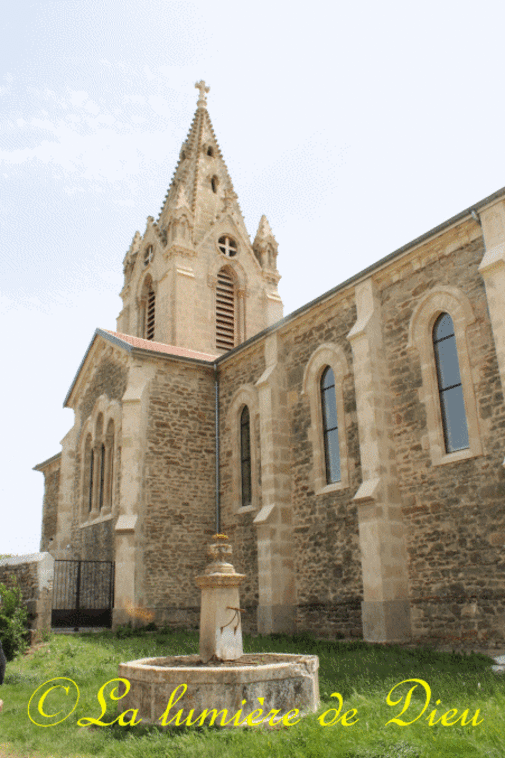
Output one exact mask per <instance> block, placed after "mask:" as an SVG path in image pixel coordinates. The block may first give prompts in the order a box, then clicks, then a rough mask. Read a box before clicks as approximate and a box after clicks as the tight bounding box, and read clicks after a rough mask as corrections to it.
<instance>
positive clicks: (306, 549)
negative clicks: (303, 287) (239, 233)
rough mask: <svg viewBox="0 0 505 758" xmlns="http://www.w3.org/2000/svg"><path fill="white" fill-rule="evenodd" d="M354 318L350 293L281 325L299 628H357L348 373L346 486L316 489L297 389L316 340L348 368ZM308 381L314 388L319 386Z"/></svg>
mask: <svg viewBox="0 0 505 758" xmlns="http://www.w3.org/2000/svg"><path fill="white" fill-rule="evenodd" d="M355 321H356V309H355V306H354V303H353V301H352V300H351V299H349V298H338V299H333V300H332V301H331V302H330V303H326V304H324V303H323V304H321V305H319V306H316V307H314V308H313V309H311V311H310V313H309V314H307V315H306V316H305V317H303V318H300V319H297V320H296V321H295V322H294V323H292V324H291V325H289V327H288V328H287V329H286V330H285V331H284V330H283V343H284V349H285V355H286V358H285V361H286V371H287V378H288V381H287V388H288V412H289V414H290V424H291V450H292V459H291V468H292V476H293V516H294V546H295V548H294V549H295V566H296V568H295V576H296V587H297V619H296V624H297V628H298V629H300V630H304V629H307V630H312V631H314V632H316V633H318V634H323V635H327V636H330V635H334V634H336V633H340V634H345V635H349V634H351V635H360V634H361V600H362V599H363V588H362V580H361V557H360V549H359V542H358V520H357V509H356V505H355V504H354V503H353V500H352V498H353V496H354V495H355V493H356V490H357V489H358V487H359V484H360V483H361V467H360V456H359V441H358V427H357V418H356V400H355V395H354V381H353V377H352V375H351V376H349V377H347V379H346V380H345V381H344V387H343V390H344V413H345V420H342V419H339V428H340V430H341V431H340V433H339V434H341V433H344V428H343V427H344V426H345V434H346V438H347V448H348V473H349V481H348V486H347V487H345V488H344V489H341V490H338V491H334V492H330V493H327V494H323V493H321V494H316V492H315V491H314V483H313V471H312V469H313V463H314V462H313V452H314V451H313V445H312V442H311V440H310V439H309V434H308V432H309V427H310V424H311V417H310V408H309V399H308V397H307V395H306V394H305V395H302V379H303V375H304V371H305V367H306V366H307V363H308V361H309V359H310V357H311V355H312V354H313V353H314V351H315V350H316V348H317V347H319V345H322V344H323V343H332V344H334V345H337V346H339V347H340V348H341V349H342V350H343V352H344V353H345V355H346V358H347V361H348V363H349V366H350V368H352V353H351V348H350V345H349V342H348V341H347V334H348V333H349V331H350V330H351V327H352V326H353V324H354V322H355ZM314 389H315V391H316V392H318V394H319V387H317V388H314ZM318 400H319V397H318ZM319 402H320V400H319Z"/></svg>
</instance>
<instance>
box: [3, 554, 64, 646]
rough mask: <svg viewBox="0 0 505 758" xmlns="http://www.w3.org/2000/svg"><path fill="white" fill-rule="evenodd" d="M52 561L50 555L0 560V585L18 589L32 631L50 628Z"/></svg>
mask: <svg viewBox="0 0 505 758" xmlns="http://www.w3.org/2000/svg"><path fill="white" fill-rule="evenodd" d="M53 576H54V559H53V557H52V556H51V555H50V554H49V553H34V554H32V555H17V556H14V557H12V558H3V559H2V560H0V582H1V583H2V584H5V585H6V586H7V587H9V588H10V587H12V586H14V585H15V584H17V586H18V587H19V588H20V589H21V593H22V595H23V600H24V602H25V604H26V607H27V609H28V613H29V614H30V625H31V628H32V630H33V631H35V630H38V631H40V630H43V629H50V628H51V609H52V600H53Z"/></svg>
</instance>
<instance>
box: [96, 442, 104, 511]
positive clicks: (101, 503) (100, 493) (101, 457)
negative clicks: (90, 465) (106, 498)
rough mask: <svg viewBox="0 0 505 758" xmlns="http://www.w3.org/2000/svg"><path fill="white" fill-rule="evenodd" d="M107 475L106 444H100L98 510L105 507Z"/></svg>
mask: <svg viewBox="0 0 505 758" xmlns="http://www.w3.org/2000/svg"><path fill="white" fill-rule="evenodd" d="M104 476H105V445H104V444H103V442H102V444H101V445H100V481H99V485H98V510H99V511H101V510H102V508H103V485H104Z"/></svg>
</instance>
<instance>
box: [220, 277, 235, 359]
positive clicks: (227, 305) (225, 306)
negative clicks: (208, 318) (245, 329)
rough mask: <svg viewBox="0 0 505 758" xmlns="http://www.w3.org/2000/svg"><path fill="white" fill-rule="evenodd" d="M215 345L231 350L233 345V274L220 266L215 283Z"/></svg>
mask: <svg viewBox="0 0 505 758" xmlns="http://www.w3.org/2000/svg"><path fill="white" fill-rule="evenodd" d="M216 347H217V348H219V349H221V350H231V348H232V347H235V287H234V284H233V275H232V273H231V271H230V270H229V269H227V268H222V269H221V271H220V272H219V273H218V275H217V285H216Z"/></svg>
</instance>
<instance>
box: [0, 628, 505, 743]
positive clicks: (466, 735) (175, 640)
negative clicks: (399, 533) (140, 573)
mask: <svg viewBox="0 0 505 758" xmlns="http://www.w3.org/2000/svg"><path fill="white" fill-rule="evenodd" d="M244 648H245V652H284V653H310V654H316V655H318V656H319V660H320V670H319V685H320V690H321V708H320V710H319V712H318V713H317V714H313V715H310V716H307V717H306V718H304V719H302V720H301V721H300V723H298V724H295V725H293V726H289V727H284V728H279V729H276V730H266V729H263V728H262V727H256V728H248V729H243V728H238V729H230V730H219V729H215V728H209V727H204V728H187V727H181V728H176V729H173V730H170V731H164V732H162V731H159V730H158V729H156V727H149V728H147V727H143V726H142V725H139V726H134V727H128V726H127V727H120V726H119V725H117V724H116V725H113V726H105V727H96V726H94V727H89V726H88V727H80V726H78V725H77V721H78V720H79V719H80V718H83V717H91V718H95V719H96V718H98V717H99V715H100V707H99V705H98V700H97V693H98V690H99V689H100V687H101V686H102V685H103V684H104V683H105V682H107V681H108V680H110V679H114V678H115V677H117V675H118V669H117V667H118V663H120V662H121V661H128V660H133V659H136V658H145V657H148V656H159V655H183V654H188V653H195V652H196V651H197V649H198V636H197V634H195V633H187V632H173V633H171V632H167V633H165V632H155V633H149V634H147V633H144V634H141V635H135V636H129V637H123V638H118V637H116V636H115V635H113V634H112V633H110V632H107V633H101V634H80V635H72V636H69V635H68V636H67V635H52V636H51V637H50V639H49V641H48V643H47V644H45V645H43V646H41V647H39V648H38V649H36V650H35V651H34V652H33V653H32V654H30V655H26V656H23V657H21V658H18V659H17V660H15V661H13V662H11V663H9V664H8V667H7V675H6V679H5V682H4V685H3V686H2V687H1V688H0V698H1V699H2V700H3V701H4V708H3V712H2V713H1V714H0V746H2V745H7V746H8V747H7V748H6V747H4V748H2V747H0V756H1V755H2V749H3V750H4V752H5V751H7V752H6V754H8V751H9V750H10V751H12V753H13V754H18V755H21V756H28V757H29V758H35V757H36V756H37V757H38V756H47V757H48V756H55V758H56V756H58V757H61V758H73V757H74V756H79V757H80V756H93V757H94V758H96V757H97V756H99V757H100V758H102V757H103V758H109V757H110V758H113V756H117V757H118V758H119V757H120V756H121V758H130V756H131V758H158V757H159V758H171V757H172V756H173V757H174V758H185V757H186V756H187V757H188V758H199V757H200V756H201V757H202V758H204V757H205V758H214V757H215V758H231V757H232V756H233V758H235V757H236V756H240V757H242V756H244V758H249V757H250V758H275V757H276V756H293V757H294V758H316V757H317V758H327V757H331V758H344V757H345V758H397V757H398V758H417V757H418V756H419V757H421V756H450V757H451V758H453V757H455V756H468V757H469V758H470V756H471V757H472V758H475V757H479V756H487V757H489V758H491V757H493V758H499V757H501V756H505V747H503V746H502V744H503V742H504V738H505V675H497V674H494V673H493V672H492V671H491V669H490V665H491V663H492V661H491V659H489V658H487V657H486V656H483V655H475V654H471V655H464V654H463V655H460V654H457V653H439V652H435V651H433V650H430V649H426V648H425V649H421V648H416V649H405V648H400V647H383V646H379V645H369V644H366V643H363V642H353V643H347V642H320V641H316V640H314V639H312V638H311V637H305V636H299V637H295V638H289V637H282V636H273V637H255V638H250V637H246V638H245V639H244ZM55 677H68V678H69V679H72V680H74V681H75V682H76V684H77V685H78V687H79V692H80V699H79V702H78V705H77V707H76V709H75V711H74V712H73V713H71V715H70V716H69V717H68V718H67V719H65V720H64V721H63V722H62V723H60V724H58V725H56V726H51V727H47V726H37V725H36V724H34V723H32V722H31V721H30V719H29V717H28V712H27V707H28V702H29V700H30V697H31V695H32V694H33V693H34V692H35V690H36V689H37V688H38V687H39V686H40V685H41V684H42V683H43V682H46V681H47V680H50V679H52V678H55ZM408 679H418V680H422V681H423V682H426V685H422V684H418V685H417V686H416V687H415V689H414V691H413V692H412V693H411V700H410V704H409V705H408V707H406V708H405V710H404V712H403V714H402V715H401V716H400V712H401V711H402V709H403V708H404V707H405V705H406V699H407V697H408V693H409V691H410V690H411V689H412V688H413V687H414V685H415V683H413V682H411V683H404V684H401V685H400V683H401V682H404V681H405V680H408ZM395 685H399V686H398V687H396V689H395V690H394V691H393V692H392V694H391V695H390V696H389V699H390V701H391V702H393V703H394V702H396V703H397V704H396V705H392V704H390V705H388V702H387V698H388V693H390V691H391V690H392V688H393V687H394V686H395ZM427 686H429V688H430V689H431V699H430V701H429V705H427V707H426V709H425V711H424V713H423V715H422V716H421V717H420V718H417V720H415V721H414V719H416V717H417V716H418V715H419V714H420V712H421V710H422V708H423V706H424V705H425V704H426V702H427V695H426V687H427ZM109 689H110V688H109ZM333 693H340V695H341V696H342V699H343V707H342V710H341V712H340V716H342V714H343V713H344V712H348V711H353V712H352V713H349V714H348V716H347V721H348V722H354V723H350V725H349V726H345V725H344V724H343V723H342V719H340V720H339V721H338V722H337V723H334V724H333V725H328V726H323V725H322V723H321V721H323V722H330V721H331V720H332V718H333V717H334V715H335V711H333V712H332V711H330V712H329V713H327V714H326V715H324V716H323V715H322V714H325V712H326V711H328V710H329V709H334V708H338V703H337V700H338V699H337V698H336V697H332V694H333ZM59 694H61V692H60V693H59V692H53V693H52V695H49V696H48V697H47V701H46V703H45V704H44V705H43V710H45V712H46V713H49V712H50V711H53V712H55V711H56V710H57V709H59V708H60V707H61V709H62V717H63V715H65V714H66V713H68V711H69V710H70V709H69V707H68V697H71V695H69V696H68V697H67V700H66V701H61V703H60V704H58V695H59ZM437 701H439V702H438V703H437ZM34 702H35V701H32V704H33V703H34ZM209 707H211V706H209ZM354 711H355V712H354ZM448 711H450V712H449V714H448V715H446V716H444V713H446V712H448ZM464 711H467V713H466V714H464ZM477 711H479V713H476V712H477ZM30 712H31V713H33V714H35V715H36V709H34V710H32V711H30ZM117 715H118V712H117V710H116V705H115V704H113V705H112V706H111V708H110V709H109V710H108V715H107V717H104V719H103V720H112V719H114V718H116V716H117ZM462 715H463V719H462V718H461V717H462ZM56 718H58V717H55V718H53V721H54V720H55V719H56ZM393 718H396V719H398V720H399V721H401V722H406V723H408V722H411V721H414V723H411V724H408V725H404V724H401V723H395V722H393V723H389V724H388V723H387V722H388V721H390V720H391V719H393ZM41 720H43V719H41ZM461 720H463V722H467V723H466V725H462V723H461ZM456 721H457V723H454V722H456ZM437 722H438V723H437ZM444 722H445V723H444ZM476 722H481V723H476Z"/></svg>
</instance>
